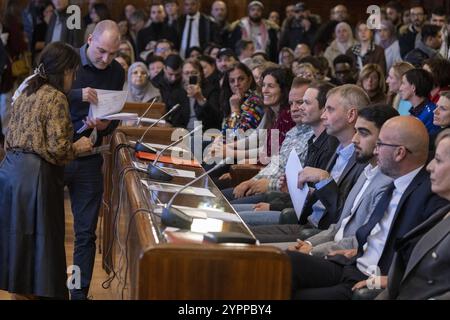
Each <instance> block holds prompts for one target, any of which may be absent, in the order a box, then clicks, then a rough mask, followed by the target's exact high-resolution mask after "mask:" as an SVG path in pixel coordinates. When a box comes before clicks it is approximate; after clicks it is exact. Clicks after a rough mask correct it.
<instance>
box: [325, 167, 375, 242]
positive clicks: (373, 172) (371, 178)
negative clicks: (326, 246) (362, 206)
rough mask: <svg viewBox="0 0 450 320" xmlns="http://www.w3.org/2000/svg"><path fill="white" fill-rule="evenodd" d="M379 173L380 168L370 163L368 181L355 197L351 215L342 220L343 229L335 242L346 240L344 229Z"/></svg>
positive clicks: (367, 168) (366, 175)
mask: <svg viewBox="0 0 450 320" xmlns="http://www.w3.org/2000/svg"><path fill="white" fill-rule="evenodd" d="M378 171H380V169H379V168H378V166H376V167H373V166H372V165H371V164H370V163H369V164H368V165H367V166H366V167H365V168H364V171H363V174H364V175H365V177H366V181H365V182H364V185H363V186H362V188H361V190H360V191H359V193H358V194H357V195H356V197H355V201H354V202H353V206H352V209H351V210H350V214H349V215H348V217H345V218H344V219H343V220H342V223H341V227H340V228H339V230H338V232H337V233H336V235H335V236H334V241H336V242H338V241H341V240H342V239H343V238H344V229H345V227H346V226H347V224H348V222H349V220H350V219H351V218H352V217H353V215H354V214H355V211H356V208H357V206H356V205H357V204H358V203H359V200H360V199H361V198H362V196H363V195H364V192H366V189H367V187H368V186H369V184H370V182H371V181H372V180H373V177H375V175H376V174H377V173H378Z"/></svg>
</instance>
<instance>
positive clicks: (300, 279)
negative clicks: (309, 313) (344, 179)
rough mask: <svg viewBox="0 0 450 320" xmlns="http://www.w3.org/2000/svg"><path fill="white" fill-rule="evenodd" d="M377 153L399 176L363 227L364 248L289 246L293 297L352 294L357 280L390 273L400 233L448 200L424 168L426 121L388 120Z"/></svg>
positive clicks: (361, 245)
mask: <svg viewBox="0 0 450 320" xmlns="http://www.w3.org/2000/svg"><path fill="white" fill-rule="evenodd" d="M375 154H376V155H377V156H378V166H379V167H380V170H381V171H382V172H383V173H384V174H385V175H387V176H390V177H391V178H393V179H394V182H393V184H392V185H390V187H388V189H387V190H386V191H385V193H384V194H383V195H382V197H381V199H380V201H379V202H378V204H377V206H376V207H375V209H374V211H373V212H372V214H371V216H370V218H369V220H368V222H367V223H366V224H365V225H363V226H362V227H361V228H359V229H358V230H357V232H356V238H357V240H358V249H357V250H351V251H343V252H335V253H331V254H330V255H328V256H326V257H325V259H323V258H319V257H314V256H309V255H306V254H302V253H298V252H288V255H289V256H290V258H291V262H292V270H293V273H292V277H293V278H292V284H293V286H292V294H293V298H295V299H350V298H351V297H352V289H354V288H357V287H359V286H355V285H356V284H358V285H359V284H360V283H361V282H363V281H364V283H367V281H366V280H367V279H368V278H369V277H371V276H372V275H373V274H375V275H387V272H388V270H389V267H390V265H391V262H392V260H393V256H394V252H395V246H396V241H397V239H399V238H402V237H403V236H404V235H405V234H406V233H408V232H409V231H410V230H412V229H413V228H415V227H416V226H418V225H419V224H420V223H422V222H423V221H425V220H426V219H427V218H428V217H430V216H431V215H432V214H433V213H434V212H436V211H437V210H438V209H439V208H442V207H443V206H445V205H447V204H448V201H447V200H445V199H443V198H441V197H439V196H438V195H436V194H434V193H433V192H432V191H431V183H430V179H429V175H428V173H427V172H426V170H425V168H424V166H425V163H426V161H427V158H428V135H427V132H426V128H425V126H424V125H423V124H422V122H420V121H419V120H417V119H415V118H414V117H409V116H408V117H406V116H403V117H395V118H392V119H390V120H389V121H387V122H386V123H385V124H384V125H383V127H382V129H381V131H380V135H379V139H378V141H377V148H376V151H375ZM380 285H381V287H383V286H385V284H383V283H381V284H380Z"/></svg>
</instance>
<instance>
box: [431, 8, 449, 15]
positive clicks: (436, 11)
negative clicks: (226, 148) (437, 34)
mask: <svg viewBox="0 0 450 320" xmlns="http://www.w3.org/2000/svg"><path fill="white" fill-rule="evenodd" d="M431 14H434V15H436V16H441V17H442V16H445V17H447V12H446V11H445V9H444V7H436V8H434V9H433V11H431Z"/></svg>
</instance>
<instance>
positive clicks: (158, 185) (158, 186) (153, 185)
mask: <svg viewBox="0 0 450 320" xmlns="http://www.w3.org/2000/svg"><path fill="white" fill-rule="evenodd" d="M141 182H142V184H143V185H145V186H146V187H147V188H148V190H150V191H161V192H168V193H176V192H178V191H179V190H180V189H181V188H183V186H180V185H178V184H172V183H162V182H154V181H147V180H141ZM181 193H182V194H189V195H192V196H200V197H211V198H215V197H216V196H215V195H214V193H212V192H211V191H210V190H209V189H206V188H197V187H187V188H186V189H184V190H183V191H181Z"/></svg>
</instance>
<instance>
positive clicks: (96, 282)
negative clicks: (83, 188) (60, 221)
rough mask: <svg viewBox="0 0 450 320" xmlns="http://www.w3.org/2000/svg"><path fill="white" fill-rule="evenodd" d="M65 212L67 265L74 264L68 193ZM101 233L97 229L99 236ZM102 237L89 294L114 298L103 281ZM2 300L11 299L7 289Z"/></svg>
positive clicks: (100, 298) (3, 292)
mask: <svg viewBox="0 0 450 320" xmlns="http://www.w3.org/2000/svg"><path fill="white" fill-rule="evenodd" d="M64 204H65V212H66V241H65V244H66V257H67V265H68V266H70V265H72V261H73V257H72V252H73V239H74V234H73V218H72V210H71V209H70V200H69V197H68V193H67V192H66V194H65V201H64ZM100 223H101V221H100V220H99V223H98V225H99V226H100ZM98 235H99V233H98V231H97V236H98ZM99 242H100V239H97V254H96V256H95V265H94V274H93V279H92V283H91V289H90V293H89V296H90V297H91V298H92V299H94V300H114V299H115V298H114V296H115V295H114V294H113V293H112V290H111V289H108V290H105V289H103V288H102V282H103V281H105V280H106V279H107V274H106V273H105V271H104V270H103V269H102V255H101V254H100V253H99V246H98V243H99ZM0 300H10V294H9V293H8V292H5V291H1V290H0Z"/></svg>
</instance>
